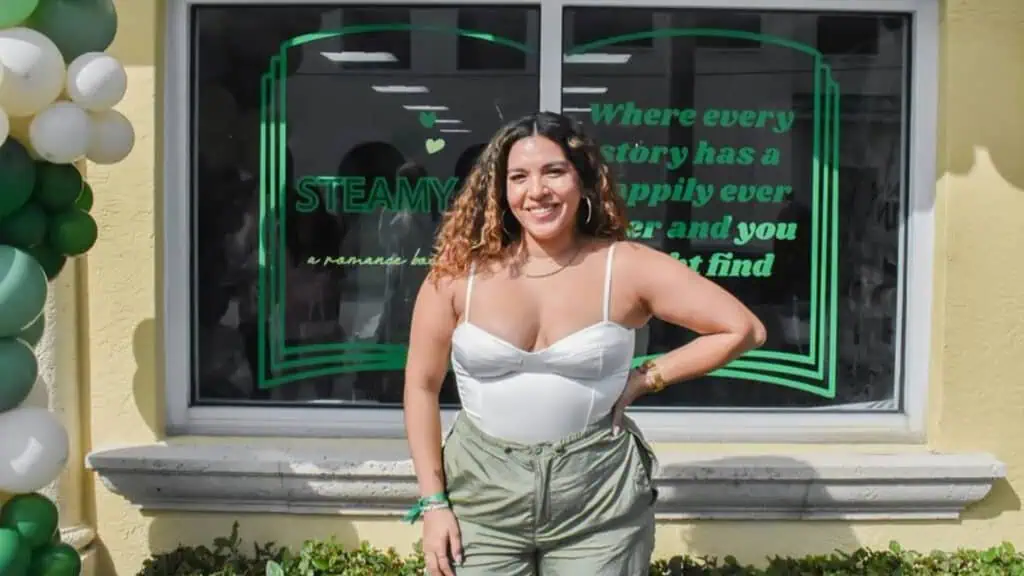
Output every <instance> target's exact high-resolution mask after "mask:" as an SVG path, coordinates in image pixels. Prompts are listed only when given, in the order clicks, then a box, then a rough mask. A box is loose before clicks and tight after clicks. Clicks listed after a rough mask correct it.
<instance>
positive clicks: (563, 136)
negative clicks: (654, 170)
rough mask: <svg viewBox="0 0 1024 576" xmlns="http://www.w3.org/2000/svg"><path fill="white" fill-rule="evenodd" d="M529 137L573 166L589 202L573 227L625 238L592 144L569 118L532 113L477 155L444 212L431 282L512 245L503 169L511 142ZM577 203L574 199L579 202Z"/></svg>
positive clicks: (611, 187)
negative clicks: (550, 145) (549, 145)
mask: <svg viewBox="0 0 1024 576" xmlns="http://www.w3.org/2000/svg"><path fill="white" fill-rule="evenodd" d="M530 136H543V137H545V138H547V139H549V140H551V141H553V142H555V143H556V144H558V145H559V147H561V148H562V151H563V152H564V153H565V157H566V159H567V160H568V161H569V162H570V163H571V164H572V165H573V167H574V168H575V169H576V173H577V174H578V175H579V178H580V184H581V186H580V188H581V193H582V195H583V198H584V199H585V200H589V203H590V205H591V209H590V210H589V218H588V216H587V212H588V211H586V210H584V209H582V208H581V209H579V211H578V212H577V216H576V223H577V230H578V232H579V233H580V234H582V235H584V236H589V237H592V238H607V239H609V240H624V239H625V238H626V230H627V228H628V225H629V223H628V220H627V218H626V204H625V202H624V201H623V200H622V198H621V197H620V196H619V194H618V187H617V186H616V184H615V181H614V177H613V176H612V172H611V170H610V169H609V167H608V164H607V163H606V162H605V161H604V158H603V157H602V156H601V153H600V150H599V149H598V146H597V144H596V143H595V142H594V141H593V140H592V139H591V138H589V137H588V136H587V135H586V134H584V133H583V132H582V131H581V130H580V129H579V127H578V126H577V125H576V124H575V123H574V122H573V121H572V120H570V119H569V118H566V117H565V116H562V115H561V114H555V113H552V112H537V113H534V114H529V115H527V116H524V117H522V118H520V119H518V120H515V121H513V122H510V123H508V124H506V125H505V126H503V127H502V128H501V129H499V130H498V132H497V133H496V134H495V135H494V137H493V138H491V141H490V142H489V143H488V144H487V147H486V148H484V150H483V152H482V153H481V154H480V157H479V158H478V159H477V162H476V164H475V165H474V166H473V169H472V171H470V173H469V176H468V177H467V178H466V181H465V183H464V184H463V185H462V188H461V189H460V190H459V192H458V194H457V196H456V198H455V200H454V202H452V205H451V207H450V208H449V210H448V211H447V212H446V213H445V215H444V219H443V221H442V223H441V227H440V230H439V231H438V234H437V239H436V241H435V244H434V259H433V263H432V264H431V268H430V272H429V274H428V278H429V279H432V280H433V281H434V282H437V281H439V280H441V279H442V278H455V277H459V276H462V275H464V274H467V273H468V272H469V268H470V265H471V264H472V263H474V262H476V263H477V264H487V263H490V262H495V261H500V260H502V259H504V258H506V257H507V256H508V255H509V254H510V250H511V249H512V248H514V247H516V246H518V243H519V240H520V239H521V237H522V226H521V225H520V224H519V222H518V221H517V220H516V219H515V217H514V216H513V215H512V213H511V211H510V209H509V204H508V197H507V196H506V190H505V187H506V173H507V169H508V155H509V151H510V150H511V149H512V145H513V144H515V143H516V142H518V141H519V140H522V139H523V138H528V137H530ZM583 204H584V202H580V206H581V207H582V206H583Z"/></svg>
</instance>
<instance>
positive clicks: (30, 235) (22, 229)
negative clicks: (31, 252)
mask: <svg viewBox="0 0 1024 576" xmlns="http://www.w3.org/2000/svg"><path fill="white" fill-rule="evenodd" d="M46 220H47V217H46V211H45V210H43V208H42V206H40V205H39V204H38V203H36V202H34V201H32V200H29V201H28V202H26V203H25V205H24V206H22V207H21V208H18V209H17V210H16V211H15V212H14V214H11V215H9V216H7V217H6V218H4V219H2V220H0V240H2V241H3V242H4V243H5V244H10V245H11V246H14V247H16V248H31V247H32V246H35V245H36V244H40V243H42V242H43V240H46Z"/></svg>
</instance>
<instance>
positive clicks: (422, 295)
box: [416, 276, 466, 311]
mask: <svg viewBox="0 0 1024 576" xmlns="http://www.w3.org/2000/svg"><path fill="white" fill-rule="evenodd" d="M465 289H466V278H465V277H451V276H445V277H441V278H436V279H435V278H432V277H430V276H427V278H426V279H424V280H423V284H421V285H420V291H419V295H418V296H417V298H416V300H417V302H416V303H417V305H429V306H432V307H433V306H438V305H442V304H443V305H445V306H446V307H447V308H448V309H451V310H453V311H454V303H455V301H456V293H458V292H462V293H464V292H465Z"/></svg>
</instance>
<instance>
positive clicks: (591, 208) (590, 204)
mask: <svg viewBox="0 0 1024 576" xmlns="http://www.w3.org/2000/svg"><path fill="white" fill-rule="evenodd" d="M583 199H584V200H586V201H587V219H586V220H584V221H583V223H584V224H590V218H591V217H592V216H593V215H594V204H593V202H591V201H590V196H584V197H583Z"/></svg>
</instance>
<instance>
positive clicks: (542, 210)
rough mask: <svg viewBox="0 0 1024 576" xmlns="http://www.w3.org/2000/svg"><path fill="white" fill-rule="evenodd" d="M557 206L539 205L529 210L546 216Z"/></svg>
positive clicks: (537, 214) (531, 212)
mask: <svg viewBox="0 0 1024 576" xmlns="http://www.w3.org/2000/svg"><path fill="white" fill-rule="evenodd" d="M555 208H557V206H537V207H535V208H530V209H529V210H528V212H529V213H530V214H534V215H536V216H546V215H548V214H551V213H552V212H554V211H555Z"/></svg>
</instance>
